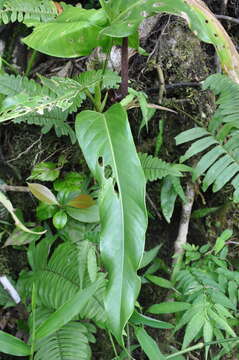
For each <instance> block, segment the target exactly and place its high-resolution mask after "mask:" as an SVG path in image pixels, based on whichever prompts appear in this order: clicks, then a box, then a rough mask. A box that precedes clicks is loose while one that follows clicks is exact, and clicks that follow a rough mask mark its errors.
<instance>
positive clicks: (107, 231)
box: [76, 104, 147, 343]
mask: <svg viewBox="0 0 239 360" xmlns="http://www.w3.org/2000/svg"><path fill="white" fill-rule="evenodd" d="M76 135H77V139H78V141H79V144H80V146H81V148H82V151H83V153H84V156H85V158H86V161H87V163H88V166H89V168H90V169H91V171H92V173H93V175H94V176H95V177H96V179H97V180H98V181H99V182H100V185H101V192H100V196H99V208H100V220H101V242H100V248H101V256H102V260H103V263H104V265H105V267H106V270H107V271H108V274H109V283H108V288H107V293H106V298H105V307H106V311H107V314H108V326H109V329H110V331H111V332H112V333H113V334H114V335H115V337H116V338H117V340H118V341H119V342H120V343H122V332H123V329H124V326H125V324H126V322H127V321H128V319H129V318H130V316H131V314H132V312H133V310H134V305H135V301H136V298H137V296H138V293H139V289H140V279H139V278H138V276H137V273H136V272H137V269H138V268H139V265H140V261H141V258H142V256H143V251H144V237H145V230H146V226H147V216H146V209H145V185H146V182H145V178H144V174H143V170H142V168H141V165H140V162H139V159H138V157H137V153H136V150H135V146H134V142H133V138H132V135H131V131H130V128H129V124H128V119H127V114H126V112H125V111H124V109H123V108H122V106H121V105H120V104H115V105H113V106H112V107H111V108H110V109H109V110H108V111H107V112H106V113H103V114H101V113H97V112H94V111H83V112H81V113H80V114H79V115H78V116H77V120H76ZM126 154H127V159H129V164H128V165H127V161H126V158H125V156H126ZM106 166H108V167H109V166H110V167H111V169H112V177H110V178H106V177H105V176H104V168H105V167H106ZM136 178H137V182H135V179H136Z"/></svg>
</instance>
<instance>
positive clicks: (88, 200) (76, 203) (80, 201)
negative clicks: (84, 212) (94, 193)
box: [66, 194, 95, 209]
mask: <svg viewBox="0 0 239 360" xmlns="http://www.w3.org/2000/svg"><path fill="white" fill-rule="evenodd" d="M94 203H95V202H94V200H93V199H92V197H91V196H90V195H87V194H81V195H79V196H77V197H75V198H74V199H72V200H70V201H69V202H68V203H67V204H66V205H67V206H71V207H74V208H77V209H87V208H89V207H90V206H92V205H94Z"/></svg>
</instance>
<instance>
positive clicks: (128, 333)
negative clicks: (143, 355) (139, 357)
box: [127, 324, 132, 360]
mask: <svg viewBox="0 0 239 360" xmlns="http://www.w3.org/2000/svg"><path fill="white" fill-rule="evenodd" d="M130 343H131V340H130V330H129V324H127V352H128V359H129V360H130V359H132V356H131V349H130V346H131V344H130Z"/></svg>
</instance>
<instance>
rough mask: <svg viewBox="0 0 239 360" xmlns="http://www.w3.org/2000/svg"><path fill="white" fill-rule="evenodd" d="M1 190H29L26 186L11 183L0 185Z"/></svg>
mask: <svg viewBox="0 0 239 360" xmlns="http://www.w3.org/2000/svg"><path fill="white" fill-rule="evenodd" d="M0 190H1V191H16V192H17V191H18V192H30V190H29V189H28V187H27V186H13V185H7V184H3V185H0Z"/></svg>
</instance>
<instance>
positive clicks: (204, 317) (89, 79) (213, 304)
mask: <svg viewBox="0 0 239 360" xmlns="http://www.w3.org/2000/svg"><path fill="white" fill-rule="evenodd" d="M99 3H100V5H101V6H100V8H99V9H85V8H82V7H79V6H78V7H73V6H71V5H67V4H66V3H56V2H53V1H49V0H27V1H26V0H24V1H23V0H8V1H5V0H2V1H0V19H1V21H2V23H3V24H7V23H9V22H15V21H18V22H23V23H24V24H25V25H26V26H28V27H29V28H32V27H33V30H32V32H31V33H30V35H28V36H27V37H25V38H24V39H23V42H24V43H25V44H26V45H27V46H29V47H30V48H31V49H33V51H39V52H42V53H44V54H47V55H50V56H56V57H63V58H74V57H79V56H88V55H90V54H91V52H92V51H93V50H94V49H96V48H97V47H101V48H102V49H103V51H104V52H105V53H106V60H105V62H104V64H103V67H102V69H99V70H91V71H86V72H83V73H81V74H79V75H78V76H76V77H74V78H67V77H66V78H62V77H51V78H47V77H43V76H41V75H39V80H37V81H36V80H33V79H29V78H28V77H27V76H26V75H25V76H21V75H17V76H15V75H12V74H8V73H7V72H5V71H4V70H2V71H1V74H0V93H1V94H2V101H1V108H0V123H1V122H5V121H9V120H12V121H13V122H15V123H20V122H26V123H28V124H34V125H39V126H41V127H42V133H43V134H45V133H47V132H49V131H50V130H51V129H52V128H53V129H54V130H55V133H56V135H57V136H58V137H59V136H69V138H70V140H71V143H72V144H74V143H76V142H78V143H79V146H80V147H81V150H82V153H83V155H84V158H85V160H86V163H87V165H88V167H89V169H90V173H91V175H89V174H85V173H79V172H68V173H66V174H65V175H64V176H63V175H62V169H63V167H64V163H65V160H64V158H62V157H61V158H59V160H58V163H54V162H47V161H46V162H41V163H39V164H37V165H36V166H35V167H34V169H33V170H32V173H31V175H30V177H29V178H28V179H27V180H28V182H29V183H28V189H29V191H30V192H31V193H32V194H33V195H34V196H35V197H36V198H37V199H38V200H39V201H40V203H39V205H38V206H37V208H36V223H37V224H39V223H40V224H41V226H40V227H39V226H35V227H31V226H29V225H28V227H27V226H26V225H25V224H24V220H23V219H22V218H21V216H17V214H16V212H15V210H14V208H13V205H12V203H11V202H10V201H9V200H8V198H7V197H6V196H5V194H4V193H3V192H0V203H1V204H2V205H3V206H4V207H5V208H6V209H7V210H8V211H9V213H10V214H11V216H12V218H13V219H14V221H15V224H16V229H15V230H14V231H12V233H11V234H10V235H9V236H8V238H7V240H6V242H5V245H14V246H26V247H27V257H28V262H29V268H30V270H24V271H22V273H21V274H20V276H19V279H18V281H17V284H16V287H17V289H18V292H19V294H20V296H21V299H22V302H23V303H24V305H25V307H26V309H27V311H28V313H29V321H28V331H29V340H28V342H27V343H26V342H24V341H22V340H20V339H18V338H16V337H14V336H12V335H10V334H7V333H6V332H3V331H0V350H1V351H2V352H4V353H7V354H11V355H15V356H29V358H30V359H31V360H33V359H36V360H45V359H51V360H57V359H68V360H71V359H72V360H76V359H86V360H87V359H91V358H92V349H91V346H90V344H91V343H94V342H95V341H96V338H95V333H96V329H97V328H99V329H102V330H104V331H106V333H107V334H108V335H109V338H110V340H111V342H112V346H113V349H114V351H115V359H125V358H126V359H130V358H132V356H133V354H134V353H133V352H134V350H135V349H136V350H137V347H138V346H139V345H140V347H141V349H142V351H143V352H144V353H145V354H146V355H147V356H148V358H149V359H150V360H155V359H162V360H163V359H176V360H182V359H184V354H185V353H188V352H190V351H193V350H197V349H203V348H205V359H208V358H209V356H212V357H211V358H212V359H222V357H223V356H224V354H228V353H229V354H230V353H232V351H234V348H235V347H236V346H237V342H238V338H237V336H236V332H235V328H236V326H238V322H237V314H236V307H237V301H238V291H237V287H238V281H239V280H238V272H236V271H232V266H231V265H230V263H229V260H228V258H227V251H228V250H227V249H228V247H227V244H226V241H227V240H228V239H229V238H230V237H231V235H232V234H231V232H230V230H227V231H226V232H224V233H222V235H221V237H219V238H218V239H217V241H216V244H215V246H214V247H213V248H211V247H210V245H205V246H203V247H200V248H199V247H196V246H193V245H186V246H185V247H184V249H185V251H186V252H185V256H184V257H183V255H182V254H181V256H180V257H179V259H178V261H177V263H176V266H175V268H176V271H174V276H173V277H172V279H170V280H168V279H165V278H162V277H159V276H156V275H155V272H156V271H157V270H159V268H160V265H159V263H160V262H159V261H158V260H159V259H158V258H157V253H158V251H159V247H156V248H153V249H152V250H150V251H148V252H146V251H145V250H144V248H145V233H146V229H147V225H148V214H147V210H146V205H145V197H146V182H147V181H156V180H161V192H160V201H161V208H162V213H163V215H164V217H165V219H166V220H167V221H168V222H170V220H171V217H172V214H173V210H174V205H175V201H176V198H177V197H178V198H179V199H181V200H182V203H184V204H187V201H188V199H187V196H186V195H185V193H184V190H183V187H182V185H181V181H180V179H181V178H182V177H183V176H184V175H185V172H186V173H189V174H192V180H193V181H196V180H197V179H198V178H199V177H200V179H202V190H203V191H206V190H207V189H208V188H209V187H210V186H211V185H213V187H212V191H213V192H217V191H219V190H220V189H222V188H223V186H225V185H226V184H227V183H230V184H231V185H232V187H233V188H234V193H233V201H234V202H235V203H237V202H239V164H238V160H239V152H238V119H237V116H238V102H239V99H238V93H239V84H238V82H239V70H238V69H239V55H238V53H237V51H236V49H235V47H234V45H233V43H232V41H231V40H230V38H229V36H228V35H227V33H226V32H225V30H224V29H223V28H222V26H221V25H220V23H219V22H218V21H217V19H216V18H215V17H214V15H213V14H212V13H211V12H210V11H209V10H208V9H207V7H206V6H204V4H202V3H201V1H199V0H186V1H183V0H177V1H176V0H175V1H171V0H161V1H160V2H157V1H155V0H148V1H145V0H128V1H124V0H108V1H106V0H100V1H99ZM162 12H166V13H172V14H175V15H179V16H183V17H184V18H186V19H187V21H188V23H189V26H190V28H191V29H192V31H193V32H194V33H195V34H196V35H197V36H198V37H199V38H200V39H201V40H203V41H206V42H209V43H212V44H214V46H215V49H216V51H217V54H218V56H219V59H220V62H221V65H222V69H223V70H224V72H225V75H222V74H216V75H212V76H210V77H209V78H208V79H206V80H205V81H204V83H203V89H210V90H211V91H212V92H213V93H214V94H215V96H216V98H217V109H216V112H215V114H214V115H213V117H212V119H211V120H210V121H209V124H208V125H207V127H206V128H205V126H204V125H202V126H197V127H194V128H192V129H190V130H187V131H185V132H182V133H180V134H179V135H178V136H177V137H176V142H177V144H178V145H180V144H184V143H186V142H190V143H191V145H190V147H189V149H188V150H187V151H186V153H185V155H183V156H182V157H181V158H180V159H179V164H172V163H167V162H165V161H163V160H162V159H160V158H158V157H157V156H152V155H150V154H147V153H138V152H137V150H136V147H135V143H134V139H133V136H132V133H131V128H130V124H129V121H128V115H127V110H128V109H130V108H132V107H140V109H141V112H142V123H141V125H140V130H141V129H142V128H143V127H146V128H147V127H148V126H149V121H150V119H151V117H152V116H153V114H154V112H155V110H156V109H157V108H159V109H160V108H161V109H162V107H160V106H158V107H157V106H156V105H155V104H150V103H149V101H148V97H147V95H146V94H145V93H143V92H139V91H136V90H134V89H131V88H129V87H128V46H129V47H132V48H134V49H136V50H138V51H141V49H140V46H139V35H138V27H139V25H140V24H141V23H142V21H143V20H144V19H145V18H147V17H149V16H153V15H156V14H158V13H162ZM202 24H203V25H202ZM114 45H121V48H122V53H121V66H122V69H121V70H122V71H121V77H120V76H119V75H118V73H116V72H114V71H111V70H109V69H108V68H107V61H108V58H109V55H110V52H111V49H112V47H113V46H114ZM112 94H113V95H112ZM86 100H87V102H88V104H89V103H90V105H89V109H87V110H86V109H85V107H83V105H85V101H86ZM81 107H82V108H83V110H80V108H81ZM163 109H165V108H163ZM166 110H168V109H166ZM74 119H75V126H74V127H73V126H72V123H71V121H73V120H74ZM158 146H159V144H158ZM157 153H158V149H157V151H156V155H157ZM199 154H201V155H200V156H199ZM195 155H197V158H199V160H197V163H196V165H195V166H194V167H191V166H187V165H185V164H183V163H184V162H185V161H186V160H188V159H190V158H191V157H193V156H195ZM39 181H40V182H41V181H42V182H44V184H42V183H39ZM45 182H47V184H45ZM49 184H50V185H49ZM49 220H50V221H49ZM52 225H53V226H52ZM148 265H149V268H148V269H147V270H146V271H145V272H144V274H143V275H142V276H139V274H138V270H140V269H143V268H145V267H146V266H148ZM141 271H143V270H141ZM146 281H150V282H152V283H155V284H157V285H159V286H161V287H163V288H166V289H169V290H171V293H170V294H171V295H170V296H171V297H172V301H170V302H164V303H160V304H153V305H152V306H150V308H149V309H148V312H149V313H152V314H165V313H170V314H172V313H176V317H175V318H174V319H172V321H169V320H167V321H164V320H165V319H160V320H157V319H155V318H151V317H148V316H145V315H144V314H143V313H142V309H141V308H140V305H139V304H138V303H137V299H138V295H139V292H140V288H141V283H142V282H146ZM2 294H3V295H4V293H3V289H1V292H0V299H1V303H4V302H5V301H6V305H9V306H11V305H12V304H11V303H9V302H8V299H6V300H5V298H4V296H3V295H2ZM147 326H149V327H152V328H156V329H167V331H172V336H174V338H175V337H176V338H177V335H175V334H176V333H177V332H178V331H179V330H180V331H181V330H182V329H184V335H183V341H182V347H181V348H180V349H178V347H177V348H176V347H175V346H173V347H170V346H169V347H168V348H167V349H166V350H165V351H164V350H162V349H161V347H160V346H158V344H157V343H156V341H155V340H154V339H153V338H152V337H151V336H150V335H149V334H148V333H147V332H146V330H145V327H147ZM130 332H133V333H134V335H135V338H136V339H137V342H138V344H139V345H133V344H131V343H130V341H129V340H128V343H127V346H126V342H127V341H126V340H127V339H129V337H130ZM181 339H182V337H181ZM201 339H203V340H201ZM115 341H116V342H117V344H118V345H117V346H119V347H120V348H121V350H120V351H121V353H120V354H118V352H117V346H116V345H115ZM179 341H180V336H179ZM195 341H199V342H198V343H197V344H196V345H195V344H194V345H192V343H193V342H195ZM215 344H218V348H216V346H215ZM179 347H180V346H179Z"/></svg>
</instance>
